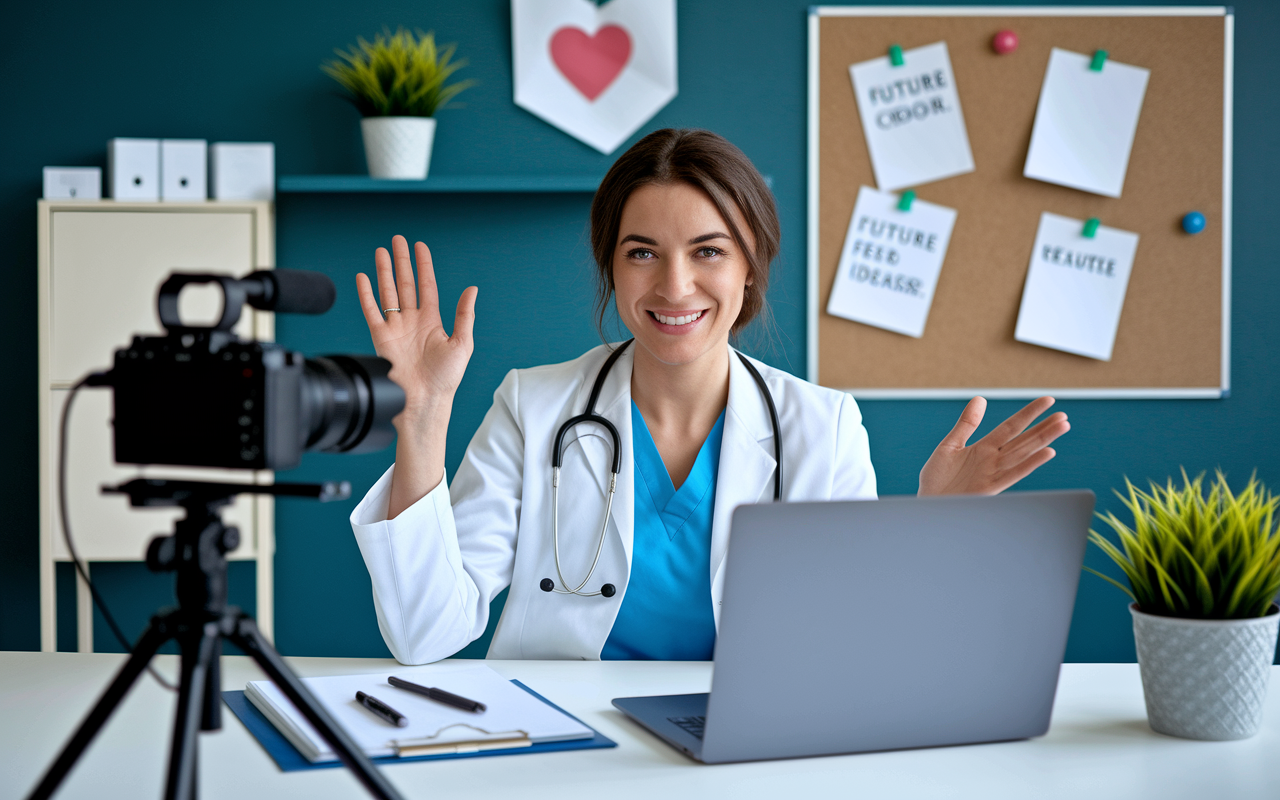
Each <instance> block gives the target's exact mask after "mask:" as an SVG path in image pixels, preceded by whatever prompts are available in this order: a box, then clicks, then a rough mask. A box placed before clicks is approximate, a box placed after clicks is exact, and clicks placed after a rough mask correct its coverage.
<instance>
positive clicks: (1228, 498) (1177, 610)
mask: <svg viewBox="0 0 1280 800" xmlns="http://www.w3.org/2000/svg"><path fill="white" fill-rule="evenodd" d="M1182 484H1183V485H1182V486H1181V487H1175V486H1174V483H1173V479H1172V478H1170V479H1169V480H1168V482H1167V483H1166V485H1165V486H1159V485H1157V484H1156V483H1155V482H1154V481H1152V482H1151V491H1150V492H1144V491H1142V490H1140V489H1138V488H1137V487H1135V486H1134V485H1133V484H1132V483H1130V482H1129V479H1128V478H1126V479H1125V485H1126V486H1127V487H1128V490H1129V494H1128V497H1125V496H1124V495H1122V494H1120V492H1116V496H1117V497H1119V498H1120V499H1121V501H1122V502H1123V503H1124V505H1125V507H1126V508H1128V509H1129V512H1130V513H1131V514H1132V515H1133V525H1132V527H1130V526H1129V525H1126V524H1125V523H1124V522H1122V521H1121V520H1120V519H1119V518H1118V517H1117V516H1116V515H1115V514H1113V513H1111V512H1107V514H1106V515H1105V516H1104V515H1102V514H1099V515H1098V516H1099V517H1100V518H1101V519H1102V520H1103V521H1104V522H1106V523H1107V525H1108V526H1110V527H1111V529H1112V530H1113V531H1115V533H1116V534H1117V535H1118V536H1119V538H1120V547H1117V546H1116V545H1115V544H1114V543H1112V542H1111V541H1110V540H1109V539H1107V538H1106V537H1104V536H1103V535H1102V534H1100V533H1098V532H1097V531H1094V530H1090V531H1089V539H1090V541H1092V542H1093V543H1094V544H1095V545H1097V546H1098V547H1099V548H1101V549H1102V551H1103V552H1105V553H1106V554H1107V555H1108V556H1110V557H1111V559H1112V560H1113V561H1115V562H1116V564H1118V565H1119V566H1120V569H1122V570H1123V571H1124V574H1125V576H1126V577H1127V578H1128V579H1129V586H1128V587H1125V586H1124V585H1122V584H1121V583H1119V582H1118V581H1115V580H1112V579H1111V578H1109V577H1107V576H1106V575H1103V574H1102V573H1101V572H1098V571H1097V570H1094V569H1090V568H1089V567H1085V569H1086V570H1088V571H1089V572H1092V573H1093V574H1094V575H1097V576H1098V577H1100V578H1103V579H1104V580H1107V581H1110V582H1111V583H1113V584H1115V585H1116V586H1119V587H1120V589H1121V590H1123V591H1124V593H1125V594H1127V595H1129V596H1130V597H1131V598H1133V600H1134V602H1135V603H1136V604H1137V606H1138V610H1140V611H1143V612H1145V613H1148V614H1157V615H1161V616H1168V617H1186V618H1194V619H1246V618H1250V617H1261V616H1264V615H1265V614H1267V612H1268V611H1269V610H1270V609H1271V605H1272V603H1273V602H1274V601H1275V597H1276V593H1277V591H1280V533H1278V532H1277V531H1276V528H1275V526H1274V522H1275V521H1276V519H1275V515H1276V508H1277V505H1280V498H1277V497H1275V496H1273V495H1272V494H1271V493H1270V492H1269V491H1267V489H1266V487H1264V486H1263V485H1262V483H1261V482H1259V481H1258V479H1257V476H1256V475H1255V476H1253V477H1251V478H1250V479H1249V483H1248V485H1247V486H1245V487H1244V489H1242V490H1241V491H1240V492H1239V493H1235V494H1233V493H1232V491H1231V489H1230V487H1228V486H1227V479H1226V476H1225V475H1223V474H1222V472H1220V471H1219V472H1218V473H1217V478H1216V479H1215V480H1214V481H1213V483H1212V485H1210V487H1209V494H1208V496H1207V497H1206V496H1205V493H1204V474H1203V473H1201V474H1200V475H1198V476H1197V477H1196V478H1195V479H1194V480H1192V479H1190V478H1188V477H1187V473H1186V471H1185V470H1184V471H1183V473H1182ZM1121 548H1123V549H1121Z"/></svg>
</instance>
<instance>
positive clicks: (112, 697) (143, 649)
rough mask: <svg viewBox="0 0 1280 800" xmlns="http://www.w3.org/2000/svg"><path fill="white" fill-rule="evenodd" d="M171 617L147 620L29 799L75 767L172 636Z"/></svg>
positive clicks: (44, 794) (44, 793) (46, 793)
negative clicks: (97, 698)
mask: <svg viewBox="0 0 1280 800" xmlns="http://www.w3.org/2000/svg"><path fill="white" fill-rule="evenodd" d="M171 616H172V615H165V616H164V617H154V618H153V619H152V620H151V624H150V625H149V626H148V627H147V630H146V631H145V632H144V633H143V634H142V638H141V639H139V640H138V643H137V644H136V645H134V647H133V655H131V656H130V657H129V660H128V661H126V662H125V665H124V666H123V667H121V668H120V671H119V672H117V673H116V677H115V678H114V679H113V680H112V681H111V684H110V685H109V686H108V687H107V690H106V691H105V692H103V693H102V697H101V698H99V700H98V702H97V704H96V705H95V706H94V707H93V709H92V710H90V711H89V715H88V716H87V717H85V719H84V722H82V723H80V727H79V728H78V729H77V730H76V732H75V734H73V735H72V737H71V741H69V742H67V746H66V747H64V748H63V749H62V752H61V753H59V754H58V758H57V760H55V761H54V762H53V764H52V766H50V767H49V770H48V772H46V773H45V774H44V778H42V779H41V780H40V784H39V785H38V786H36V788H35V790H34V791H32V792H31V795H30V798H29V800H45V798H48V797H51V796H52V795H53V793H54V791H55V790H56V789H57V788H58V785H59V784H61V783H62V781H63V779H64V778H66V777H67V773H69V772H70V771H71V768H72V767H73V766H75V763H76V761H77V760H78V759H79V758H80V756H81V755H82V754H83V753H84V750H85V748H86V747H88V746H89V743H90V742H92V741H93V737H94V736H97V735H98V731H99V730H101V729H102V726H103V725H104V724H106V721H107V719H108V718H109V717H110V716H111V712H113V711H115V710H116V706H118V705H119V704H120V701H121V700H123V699H124V696H125V695H126V694H128V693H129V689H130V688H131V687H132V686H133V683H134V681H136V680H137V679H138V676H139V675H141V674H142V671H143V670H144V669H146V668H147V662H149V661H150V660H151V657H152V656H154V655H155V654H156V651H157V650H159V649H160V645H162V644H164V643H165V641H167V640H168V639H169V638H170V637H171V636H172V635H173V634H172V632H171V628H170V627H169V624H170V620H171Z"/></svg>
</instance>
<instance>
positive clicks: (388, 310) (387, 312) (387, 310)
mask: <svg viewBox="0 0 1280 800" xmlns="http://www.w3.org/2000/svg"><path fill="white" fill-rule="evenodd" d="M399 310H400V309H398V308H384V309H382V313H383V314H390V313H391V312H392V311H399Z"/></svg>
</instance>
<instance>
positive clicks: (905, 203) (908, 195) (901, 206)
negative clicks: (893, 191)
mask: <svg viewBox="0 0 1280 800" xmlns="http://www.w3.org/2000/svg"><path fill="white" fill-rule="evenodd" d="M915 199H916V193H915V192H913V191H911V190H910V189H908V190H906V191H905V192H903V193H902V196H901V197H899V198H898V210H899V211H910V210H911V204H912V203H913V202H914V201H915Z"/></svg>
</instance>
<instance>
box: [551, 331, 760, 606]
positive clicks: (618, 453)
mask: <svg viewBox="0 0 1280 800" xmlns="http://www.w3.org/2000/svg"><path fill="white" fill-rule="evenodd" d="M634 341H635V339H628V340H627V341H625V342H623V343H622V345H620V346H619V347H618V349H617V350H614V351H613V353H611V354H610V355H609V358H608V359H606V360H605V362H604V365H603V366H601V367H600V372H599V373H598V374H597V375H596V381H595V384H594V385H592V387H591V396H590V397H589V398H588V400H587V408H586V410H585V411H584V412H583V413H581V414H579V415H577V416H576V417H571V418H569V419H568V420H566V421H565V423H564V424H563V425H561V426H560V430H559V431H557V432H556V440H555V447H554V449H553V450H552V453H551V541H552V551H553V552H554V554H555V563H556V576H557V577H559V578H560V585H561V586H564V587H565V588H564V589H560V588H557V587H556V584H555V582H553V581H552V580H551V579H550V578H543V579H542V582H541V584H540V588H541V589H542V590H543V591H544V592H554V593H556V594H574V595H577V596H579V597H601V596H603V597H613V595H614V594H615V593H616V591H617V590H616V589H615V587H614V585H613V584H611V583H606V584H604V585H602V586H601V587H600V589H599V590H598V591H595V592H584V591H582V588H583V587H584V586H586V585H587V581H589V580H591V576H592V575H594V574H595V571H596V565H597V564H599V563H600V554H601V553H602V552H604V540H605V536H606V535H607V534H608V531H609V518H610V515H611V514H612V513H613V496H614V493H615V492H616V490H617V487H618V473H619V472H621V471H622V438H621V437H620V436H619V435H618V429H617V428H615V427H614V425H613V423H612V422H610V421H609V420H607V419H605V418H604V417H602V416H600V415H599V414H597V413H596V401H597V400H598V399H599V398H600V390H601V389H602V388H603V387H604V382H605V379H606V378H608V377H609V372H610V370H612V369H613V365H614V363H616V362H617V360H618V359H619V358H621V357H622V353H623V351H625V350H626V349H627V347H629V346H630V345H631V343H632V342H634ZM738 359H739V360H740V361H742V365H743V366H744V367H746V368H747V372H748V373H750V374H751V377H752V379H753V380H754V381H755V382H756V385H757V386H759V387H760V393H761V394H762V395H763V396H764V402H765V405H766V406H768V409H769V422H770V424H772V425H773V455H774V461H775V463H776V468H775V470H774V473H773V500H774V502H779V501H781V500H782V429H781V426H780V425H779V424H778V408H777V406H776V405H774V402H773V394H772V393H771V392H770V391H769V386H768V384H766V383H765V380H764V376H762V375H761V374H760V371H759V370H758V369H756V367H755V365H754V364H752V363H751V362H750V361H749V360H747V357H746V356H744V355H742V354H741V353H738ZM583 423H594V424H596V425H600V426H602V427H603V428H604V429H605V430H607V431H608V432H609V438H610V439H611V440H612V441H613V464H612V474H610V476H609V491H608V492H607V494H606V498H605V508H604V518H603V519H602V520H601V521H600V535H599V536H598V537H597V540H596V553H595V558H593V559H592V560H591V568H590V569H589V570H587V575H586V577H585V578H583V579H582V582H581V583H579V584H578V585H577V586H576V587H575V588H573V589H570V588H568V586H569V582H568V581H566V580H565V579H564V572H563V570H562V569H561V567H560V466H561V458H562V455H563V450H562V447H563V444H564V436H565V434H566V433H568V432H569V430H570V429H571V428H573V427H575V426H577V425H581V424H583Z"/></svg>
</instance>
